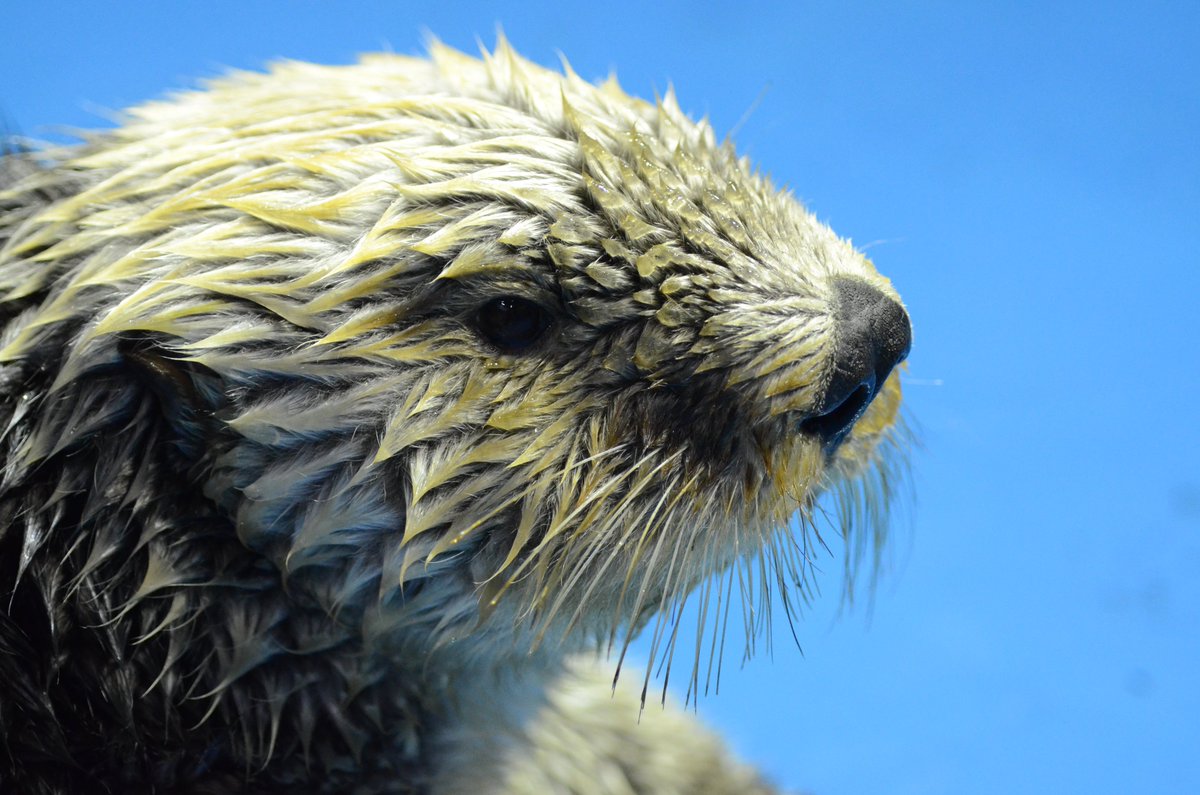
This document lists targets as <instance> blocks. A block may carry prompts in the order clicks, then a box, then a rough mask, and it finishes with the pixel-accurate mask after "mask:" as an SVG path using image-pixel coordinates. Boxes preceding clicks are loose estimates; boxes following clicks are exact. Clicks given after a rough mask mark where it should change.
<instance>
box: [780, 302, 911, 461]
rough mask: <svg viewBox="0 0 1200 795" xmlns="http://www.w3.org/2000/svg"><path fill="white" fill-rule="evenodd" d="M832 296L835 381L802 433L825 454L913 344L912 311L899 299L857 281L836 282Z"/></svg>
mask: <svg viewBox="0 0 1200 795" xmlns="http://www.w3.org/2000/svg"><path fill="white" fill-rule="evenodd" d="M834 293H835V296H836V297H835V302H836V307H837V311H836V316H837V347H836V349H835V351H834V370H833V377H832V378H831V379H830V381H829V384H828V386H827V387H826V388H825V395H824V397H823V398H822V400H821V403H820V406H819V408H818V409H817V411H816V412H815V413H814V414H812V415H811V416H809V417H807V418H805V419H804V420H803V421H801V423H800V431H801V432H802V433H805V434H808V435H812V436H815V437H817V438H818V439H820V440H821V444H822V446H823V447H824V448H825V450H826V452H827V453H831V452H833V450H835V449H836V448H837V446H838V445H839V444H841V443H842V441H843V440H844V439H845V438H846V435H847V434H849V433H850V429H851V428H852V427H854V423H855V422H856V421H857V420H858V418H859V417H861V416H862V415H863V412H865V411H866V410H867V406H869V405H870V403H871V401H872V400H873V399H874V398H875V395H876V394H877V393H878V392H879V390H880V388H882V387H883V382H884V381H886V380H887V377H888V375H889V374H890V373H891V372H892V368H894V367H895V366H896V365H898V364H899V363H900V362H902V361H904V359H905V357H906V356H908V351H909V348H910V347H911V346H912V326H911V324H910V323H909V320H908V313H907V312H905V311H904V307H902V306H901V305H900V304H899V303H898V302H897V301H895V300H893V299H891V298H889V297H888V296H886V295H884V294H883V293H882V292H880V291H879V290H877V289H875V288H874V287H871V286H870V285H869V284H867V283H866V282H862V281H859V280H857V279H838V280H837V281H836V282H835V284H834Z"/></svg>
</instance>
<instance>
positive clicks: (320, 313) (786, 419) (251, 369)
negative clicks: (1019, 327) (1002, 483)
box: [0, 40, 911, 795]
mask: <svg viewBox="0 0 1200 795" xmlns="http://www.w3.org/2000/svg"><path fill="white" fill-rule="evenodd" d="M0 324H2V326H3V333H2V335H0V429H2V433H0V456H2V461H3V470H2V476H0V595H2V596H3V597H4V598H3V599H2V600H0V749H2V750H3V753H0V788H2V789H4V790H5V791H13V792H22V793H33V794H35V795H37V794H41V795H50V794H51V793H79V792H127V791H128V792H180V793H274V792H283V791H288V792H312V793H364V794H368V793H369V794H374V793H455V792H463V793H473V792H564V793H567V792H569V793H580V794H581V795H582V794H583V793H608V792H637V793H672V792H678V793H695V792H711V793H717V792H728V793H744V792H763V793H766V792H772V791H774V790H773V789H772V787H771V785H770V784H769V783H768V782H766V781H765V780H764V779H763V778H762V777H761V776H760V775H758V774H757V773H756V772H754V771H753V770H751V769H750V768H748V767H746V766H745V765H743V764H742V763H741V762H739V761H737V760H736V759H735V758H734V757H733V756H732V755H731V754H729V753H728V752H727V751H724V750H723V749H722V747H721V745H720V743H719V741H718V740H717V739H716V738H715V736H713V735H711V734H710V733H709V732H708V730H706V729H704V728H703V727H700V726H699V725H698V724H697V722H696V721H695V720H694V718H693V717H691V716H688V715H685V714H683V713H682V712H679V711H678V710H676V709H675V708H673V707H669V706H668V707H667V708H666V709H665V710H663V709H658V708H657V707H655V708H653V709H647V710H646V713H645V715H644V716H643V719H642V721H641V722H639V719H638V710H639V707H640V703H639V702H640V701H641V700H642V699H643V698H644V696H642V697H640V698H639V694H638V690H639V688H640V687H642V686H643V685H642V683H641V682H635V683H634V684H633V686H632V687H630V686H629V685H626V684H619V685H618V686H617V690H616V693H615V695H614V693H613V687H614V684H613V683H614V675H615V672H616V669H617V668H618V667H619V664H620V659H621V658H622V657H623V655H624V650H625V649H626V648H627V644H628V642H629V639H631V638H632V637H634V636H636V635H637V634H638V633H639V632H647V633H652V634H651V637H652V638H653V647H654V649H655V652H654V653H655V655H656V656H662V657H665V658H668V659H669V658H670V657H671V653H672V651H673V649H672V647H673V645H674V644H673V638H674V630H673V623H672V622H674V621H675V620H676V619H675V616H677V615H678V611H679V608H680V607H681V605H682V604H683V603H684V602H685V601H686V600H688V599H689V598H691V599H695V600H699V602H700V604H701V607H702V609H701V610H700V613H701V619H700V620H701V622H703V624H704V625H705V627H702V628H706V630H707V634H708V635H709V636H712V637H716V636H717V635H718V634H723V628H722V626H721V624H722V622H724V621H725V620H727V616H728V613H729V609H728V606H729V602H730V600H736V599H737V598H738V597H739V595H741V598H745V599H748V600H750V602H751V604H750V605H749V606H748V607H747V608H746V610H745V611H744V612H745V614H746V615H750V616H753V615H756V614H757V613H758V612H761V611H762V610H763V609H764V608H765V606H766V603H767V602H769V601H770V599H772V598H775V599H778V600H782V601H783V602H784V603H785V604H790V603H792V602H789V599H790V600H793V602H794V600H795V599H796V598H797V597H803V593H801V594H794V593H789V590H790V589H795V588H796V587H797V584H799V585H800V586H801V590H803V583H804V582H806V576H807V573H808V572H807V570H808V568H809V566H810V556H809V554H810V553H809V549H810V540H812V539H815V538H816V537H817V525H818V524H819V523H823V522H826V518H827V519H828V522H829V524H831V525H832V527H833V529H834V530H835V531H836V532H839V533H843V534H845V535H846V537H847V539H848V543H847V547H848V549H850V550H851V557H854V556H855V552H854V551H855V550H858V551H859V552H861V551H863V550H869V549H872V548H874V547H875V546H876V545H878V543H880V541H881V539H882V537H883V533H884V531H885V530H884V528H885V527H886V518H887V509H888V504H889V500H890V494H891V491H892V485H893V484H894V482H895V480H896V476H897V472H898V470H900V469H901V468H902V467H903V461H904V452H905V448H906V446H907V443H906V442H907V440H906V435H905V432H904V430H903V423H902V422H901V421H900V419H899V414H900V403H901V392H900V380H899V379H900V376H899V370H900V369H902V368H900V367H899V365H900V364H901V362H902V361H903V360H904V358H905V357H906V356H907V354H908V351H909V347H910V344H911V329H910V323H909V318H908V315H907V313H906V311H905V309H904V307H903V304H902V303H901V300H900V297H899V296H898V295H897V293H896V291H895V290H894V289H893V287H892V285H891V283H890V282H889V281H888V280H887V279H885V278H884V277H883V276H881V275H880V274H879V273H878V272H877V271H876V269H875V267H874V266H873V265H872V264H871V263H870V262H869V261H868V260H867V259H866V258H865V257H864V256H863V255H862V254H861V253H859V252H858V251H857V250H856V249H855V248H854V247H853V246H852V245H851V244H850V243H849V242H848V241H846V240H844V239H842V238H839V237H838V236H837V235H836V234H834V233H833V232H832V231H831V230H830V229H828V228H827V227H826V226H824V225H823V224H821V223H820V222H818V221H817V220H816V219H815V218H814V217H813V216H812V215H811V214H810V213H809V212H808V211H807V210H805V209H804V208H803V207H802V206H801V205H800V204H799V203H798V202H797V201H796V200H795V199H794V198H793V197H792V196H790V195H789V194H787V193H785V192H781V191H780V190H779V189H777V188H776V187H775V186H773V185H772V184H771V182H770V181H769V180H768V179H767V178H765V177H764V176H762V175H760V174H759V173H757V172H756V171H754V170H753V168H752V167H751V166H750V164H749V163H748V162H747V161H746V160H745V159H742V158H739V157H738V156H737V154H736V153H735V151H734V149H733V148H732V145H730V144H729V143H721V142H718V141H717V139H716V137H715V135H714V133H713V131H712V129H711V128H710V127H709V125H708V124H706V123H704V122H696V121H693V120H692V119H690V118H688V117H687V116H686V115H685V114H684V113H683V112H682V111H681V110H680V109H679V108H678V106H677V103H676V101H675V99H674V98H673V97H672V95H671V94H669V93H668V94H667V95H666V96H664V97H663V98H662V99H660V100H659V101H657V102H655V103H649V102H644V101H641V100H638V99H635V98H633V97H630V96H628V95H627V94H626V93H625V92H624V91H623V90H622V89H621V88H620V87H619V86H618V85H617V83H616V82H615V80H611V79H610V80H609V81H608V82H605V83H603V84H600V85H593V84H591V83H589V82H586V81H584V80H582V79H580V78H579V77H577V76H576V75H575V74H574V73H572V72H571V71H570V69H569V67H564V71H563V72H562V73H560V72H555V71H551V70H547V69H545V68H542V67H540V66H537V65H535V64H533V63H531V62H529V61H527V60H524V59H522V58H521V57H520V56H518V55H517V54H516V53H515V52H514V51H513V50H512V49H511V48H510V47H509V46H508V45H507V44H506V43H505V42H504V41H503V40H502V41H500V42H499V43H498V45H497V46H496V48H495V50H494V51H493V52H485V53H483V55H482V57H481V58H478V59H477V58H473V57H470V56H467V55H464V54H462V53H459V52H456V51H454V50H451V49H449V48H447V47H445V46H442V45H440V44H434V45H433V46H432V47H431V50H430V53H429V56H428V57H427V58H413V57H402V56H396V55H373V56H367V57H364V58H363V59H362V60H361V62H359V63H358V64H356V65H352V66H342V67H326V66H316V65H309V64H303V63H293V62H285V63H280V64H277V65H275V66H274V67H273V68H272V69H271V70H270V71H269V72H268V73H266V74H252V73H236V74H232V75H230V76H228V77H226V78H224V79H221V80H218V81H215V82H213V83H211V84H210V85H208V86H206V87H205V88H204V89H203V90H199V91H194V92H189V93H181V94H177V95H173V96H171V97H170V98H169V99H166V100H164V101H161V102H154V103H150V104H146V105H142V106H140V107H136V108H133V109H131V110H129V111H127V112H126V113H125V114H124V116H123V117H122V120H121V123H120V125H119V126H118V127H117V128H115V129H111V130H105V131H102V132H97V133H94V134H91V135H89V136H87V137H86V139H85V140H84V141H83V142H82V143H79V144H77V145H71V146H65V147H60V148H48V149H39V150H21V151H13V152H10V153H9V154H7V155H5V156H4V159H3V160H2V161H0ZM822 495H829V501H828V503H827V504H829V505H831V506H832V508H830V509H829V510H825V509H823V508H821V507H819V506H818V503H817V500H818V499H819V498H821V497H822ZM818 520H819V521H818ZM736 612H741V611H735V613H736ZM758 620H759V619H754V621H755V622H757V621H758ZM749 621H750V619H748V622H749ZM756 628H757V627H749V629H750V630H751V631H752V632H753V630H755V629H756ZM714 630H716V631H714ZM714 643H715V644H718V646H719V641H714ZM713 651H715V652H717V653H716V654H708V653H705V654H704V655H703V660H708V659H712V658H714V657H719V648H716V649H714V650H713ZM605 652H609V653H610V654H609V655H608V656H607V657H605V656H604V654H603V653H605ZM703 660H702V655H701V654H700V652H699V651H697V652H696V659H695V660H694V661H689V662H690V663H691V668H692V670H691V674H690V675H691V681H692V683H693V692H694V691H695V689H697V687H698V686H699V683H700V681H701V679H702V678H707V677H708V676H709V674H710V672H709V671H707V670H706V669H705V665H710V664H709V663H707V662H704V664H703V665H702V661H703ZM677 664H678V663H677ZM625 678H628V677H625ZM634 678H638V677H634ZM622 682H624V679H622ZM642 692H643V693H644V690H642Z"/></svg>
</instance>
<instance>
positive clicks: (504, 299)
mask: <svg viewBox="0 0 1200 795" xmlns="http://www.w3.org/2000/svg"><path fill="white" fill-rule="evenodd" d="M476 322H477V323H478V325H479V331H480V333H481V334H483V336H484V338H486V339H487V341H488V342H490V343H492V344H493V345H495V346H496V347H497V348H499V349H500V350H502V351H504V352H505V353H520V352H522V351H524V350H527V349H528V348H529V347H530V346H532V345H533V343H535V342H537V341H538V339H539V338H540V337H541V336H542V334H543V333H544V332H545V331H546V329H547V328H549V326H550V315H549V313H548V312H546V310H545V309H543V308H542V307H541V306H539V305H538V304H536V303H534V302H533V301H529V300H526V299H524V298H518V297H516V296H513V295H504V296H501V297H499V298H493V299H492V300H491V301H488V302H487V303H486V304H484V305H483V306H482V307H480V309H479V315H478V316H477V318H476Z"/></svg>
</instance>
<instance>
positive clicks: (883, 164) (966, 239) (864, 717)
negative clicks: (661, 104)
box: [0, 1, 1200, 795]
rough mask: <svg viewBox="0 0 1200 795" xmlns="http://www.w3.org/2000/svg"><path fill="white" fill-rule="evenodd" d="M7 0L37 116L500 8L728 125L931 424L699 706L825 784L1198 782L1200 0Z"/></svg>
mask: <svg viewBox="0 0 1200 795" xmlns="http://www.w3.org/2000/svg"><path fill="white" fill-rule="evenodd" d="M11 5H12V6H13V7H12V8H7V9H6V10H5V13H4V31H3V32H2V33H0V117H2V118H5V119H6V120H7V123H8V124H9V126H13V127H16V128H18V129H20V130H22V131H23V132H26V133H32V134H40V135H47V134H49V133H50V132H51V131H52V129H53V127H54V126H56V125H66V126H82V127H93V126H97V125H100V124H103V123H104V122H103V121H102V120H101V119H99V118H98V117H97V113H98V112H100V111H101V110H103V109H105V108H111V109H116V108H120V107H123V106H125V105H128V104H131V103H134V102H138V101H141V100H145V99H148V98H152V97H155V96H158V95H160V94H161V93H163V92H164V91H165V90H168V89H171V88H177V87H186V86H189V85H192V84H193V81H194V79H195V78H198V77H204V76H211V75H215V74H219V73H220V72H221V71H223V69H224V68H225V67H239V68H258V67H261V66H262V65H263V64H264V63H265V62H267V61H269V60H272V59H274V58H278V57H290V58H299V59H308V60H316V61H324V62H346V61H349V60H352V59H353V57H354V55H355V54H356V53H358V52H362V51H369V50H375V49H380V48H390V49H393V50H396V51H399V52H419V51H420V50H421V49H422V40H423V35H424V32H425V31H431V32H433V33H436V34H437V35H438V36H440V37H441V38H442V39H444V40H445V41H447V42H448V43H450V44H453V45H455V46H459V47H462V48H466V49H472V48H473V47H474V46H475V45H474V42H475V40H476V38H481V39H482V40H483V41H485V42H488V43H491V42H492V40H493V38H494V33H493V32H494V30H495V27H496V25H497V23H499V24H502V25H503V27H504V29H505V32H506V34H507V36H508V37H509V38H510V39H511V41H512V42H513V43H514V45H515V46H516V47H517V48H518V49H520V50H521V51H522V52H523V53H524V54H525V55H527V56H529V57H531V58H533V59H535V60H538V61H541V62H543V63H548V64H553V63H555V62H556V58H557V53H558V52H559V51H561V52H562V53H564V54H566V55H567V56H568V57H569V58H570V60H571V63H572V65H573V66H574V68H575V69H576V71H578V72H579V73H580V74H582V75H584V76H588V77H595V78H600V77H603V76H605V75H607V74H608V72H609V71H610V70H612V69H615V70H616V71H617V72H618V74H619V75H620V77H621V81H622V84H623V85H624V86H625V87H626V88H627V89H628V90H630V91H631V92H633V93H637V94H641V95H645V96H650V95H652V94H653V93H654V92H655V91H662V90H663V89H665V88H666V86H667V85H668V84H671V85H674V86H675V88H676V90H677V92H678V95H679V97H680V101H681V104H682V105H683V106H684V107H685V108H686V109H688V110H690V111H691V112H692V113H694V114H696V115H702V114H707V115H708V116H709V117H710V118H711V119H712V121H713V123H714V125H715V127H716V128H717V130H718V131H719V132H726V131H729V130H730V129H732V128H733V127H734V126H735V125H737V124H738V122H739V120H742V119H743V117H746V118H745V119H744V121H742V123H741V124H740V128H739V129H738V131H737V136H736V138H737V140H738V142H739V145H740V148H741V149H742V150H743V151H745V152H747V153H749V154H750V156H751V157H752V158H753V159H754V160H756V161H757V162H758V163H760V164H761V165H762V166H763V167H764V169H765V170H767V171H768V172H770V173H771V174H772V175H773V176H774V177H775V179H776V180H777V181H779V182H781V183H784V184H786V185H788V186H789V187H791V188H792V189H793V190H794V191H795V193H796V194H797V195H798V196H799V197H800V198H802V199H803V200H804V201H805V202H806V203H808V204H809V206H810V207H811V208H812V209H813V210H814V211H815V212H816V213H817V214H818V215H819V216H820V217H821V218H822V219H824V220H826V221H828V222H829V223H830V224H831V225H832V226H833V227H834V228H835V229H837V230H838V231H839V232H840V233H841V234H843V235H846V236H849V237H851V238H853V239H854V240H855V241H856V242H857V243H858V244H860V245H864V246H869V252H870V255H871V257H872V258H873V259H874V260H875V262H876V263H877V265H878V266H879V268H880V270H881V271H883V272H884V273H886V274H887V275H888V276H889V277H891V278H892V280H893V282H894V283H895V284H896V286H897V288H898V289H899V290H900V292H901V294H902V295H903V296H904V298H905V301H906V303H907V305H908V307H909V310H910V312H911V315H912V317H913V321H914V325H915V329H916V336H915V343H914V349H913V354H912V357H911V360H910V362H911V366H910V371H909V372H910V375H911V383H910V386H909V387H908V390H907V401H908V407H909V411H910V413H911V416H912V417H913V418H914V419H915V420H916V422H917V423H918V425H919V427H920V429H921V439H922V448H921V450H920V451H919V452H918V453H917V455H916V456H915V466H914V479H913V480H914V483H913V491H914V493H915V494H916V497H915V499H914V500H913V501H912V504H911V505H910V506H909V507H908V509H907V511H906V515H907V518H906V519H905V520H904V521H902V522H900V523H898V525H897V527H896V528H895V532H894V534H893V539H894V541H893V543H892V545H891V548H890V550H889V552H888V554H887V558H886V561H885V563H886V567H885V568H886V570H885V573H884V575H883V578H882V580H881V582H880V585H879V587H878V589H877V591H876V593H875V596H874V599H873V605H872V606H871V608H870V609H869V610H868V609H866V608H865V607H864V606H861V605H860V606H858V607H855V608H852V609H846V608H845V607H844V606H843V605H842V604H841V602H840V600H839V592H840V587H841V586H840V582H839V577H838V573H839V571H840V567H839V564H838V563H837V562H836V561H835V560H832V559H827V560H826V561H825V562H824V569H825V571H826V575H825V576H824V577H823V578H822V579H821V585H822V590H823V597H822V598H821V599H820V600H819V601H818V602H817V603H816V604H815V605H814V606H813V607H812V608H811V609H810V610H809V611H808V614H807V617H806V619H805V620H804V621H803V622H802V623H801V625H800V626H799V635H800V640H801V642H802V645H803V648H804V654H803V655H801V654H800V653H799V652H797V651H796V650H795V649H794V648H793V647H792V646H791V645H790V640H788V639H787V638H786V637H785V635H786V633H782V634H781V635H780V636H779V637H777V643H776V648H775V652H774V654H773V659H770V658H768V656H766V655H761V656H759V657H757V658H755V659H754V660H753V661H752V662H750V663H749V664H748V665H747V666H746V667H745V668H744V669H742V670H741V671H737V670H734V671H732V672H727V673H726V675H725V676H724V679H723V682H722V688H721V693H720V694H719V695H718V696H715V697H714V696H710V697H708V698H705V699H703V700H701V702H700V707H699V709H700V712H701V714H702V715H703V716H704V717H705V718H706V719H708V720H710V721H711V722H713V723H716V724H718V725H719V726H720V727H721V729H722V731H723V733H725V734H726V735H727V736H729V737H730V738H731V740H732V742H734V744H735V745H736V746H737V748H738V749H739V750H740V751H741V752H742V753H743V754H744V755H746V756H747V757H749V758H750V759H752V760H754V761H755V762H756V763H757V764H759V765H760V766H761V767H763V768H764V769H765V770H767V771H768V772H769V773H770V774H771V775H772V776H774V777H775V778H776V780H778V781H779V782H780V783H782V784H785V785H787V786H789V787H792V788H797V789H800V788H803V789H806V790H811V791H813V792H815V793H820V795H839V794H840V793H874V792H881V791H887V792H889V793H893V795H895V794H897V793H923V794H928V793H968V792H969V793H993V792H994V793H1001V792H1003V793H1011V792H1055V793H1076V792H1078V793H1089V794H1092V793H1107V792H1122V793H1125V792H1145V793H1164V794H1165V793H1181V794H1182V793H1194V792H1198V791H1200V754H1197V749H1200V683H1198V677H1197V674H1196V672H1197V671H1198V670H1200V576H1197V571H1198V570H1200V463H1198V461H1197V455H1196V453H1197V449H1198V447H1200V412H1198V411H1197V409H1196V405H1197V399H1196V393H1197V387H1198V386H1200V352H1198V351H1197V338H1198V332H1197V323H1198V321H1200V311H1198V310H1197V301H1198V297H1200V295H1198V294H1200V276H1198V275H1197V274H1198V273H1200V266H1198V264H1197V253H1198V252H1200V144H1198V142H1200V56H1198V55H1197V54H1196V53H1197V45H1196V42H1197V40H1198V39H1200V6H1198V5H1195V4H1187V3H1178V4H1159V3H1140V4H1137V6H1136V8H1135V7H1134V6H1133V5H1132V4H1128V5H1125V6H1118V5H1110V4H1105V3H1095V2H1090V3H1055V4H1049V3H1038V4H1034V3H1027V4H1021V3H1008V4H986V5H985V4H975V3H915V4H909V5H904V6H896V5H893V4H879V5H877V6H874V7H872V6H871V5H869V4H865V5H857V6H854V7H850V6H849V5H847V4H841V3H819V4H812V3H793V4H767V3H756V2H740V3H736V4H728V5H722V4H716V3H714V4H708V5H703V6H702V5H701V4H699V3H691V4H669V3H667V4H649V3H644V2H639V3H622V2H614V3H599V2H588V3H573V2H562V3H557V4H550V3H544V4H523V5H521V6H520V7H519V8H517V6H516V4H471V3H440V4H435V5H433V6H429V4H416V3H412V4H404V3H382V2H373V3H333V2H292V3H284V2H244V1H243V2H207V3H203V4H200V3H195V4H188V5H186V6H185V5H179V6H177V7H176V6H169V5H167V4H151V3H115V2H114V3H91V4H69V3H62V2H39V3H14V4H11ZM85 9H86V10H87V16H86V17H85V16H84V15H83V13H82V12H83V11H84V10H85ZM751 108H753V111H752V112H750V113H749V115H748V117H747V112H748V111H749V110H750V109H751ZM734 656H735V657H736V655H734ZM735 662H736V660H735Z"/></svg>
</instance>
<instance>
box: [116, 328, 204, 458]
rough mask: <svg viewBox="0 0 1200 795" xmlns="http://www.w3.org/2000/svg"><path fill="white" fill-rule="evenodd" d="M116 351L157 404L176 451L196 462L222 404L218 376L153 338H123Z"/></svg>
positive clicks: (201, 453)
mask: <svg viewBox="0 0 1200 795" xmlns="http://www.w3.org/2000/svg"><path fill="white" fill-rule="evenodd" d="M117 350H118V351H119V352H120V354H121V358H122V360H123V362H124V363H125V366H126V367H127V368H128V371H129V373H130V375H131V376H132V377H134V378H136V379H137V380H138V381H140V382H141V383H142V385H143V386H144V387H145V388H146V391H147V392H148V394H149V395H150V396H152V397H153V398H154V400H155V401H157V403H158V406H159V412H160V414H161V416H162V418H163V420H164V421H165V423H166V425H167V426H168V427H169V428H170V429H171V430H172V431H173V434H172V435H173V437H174V439H173V441H174V442H175V445H176V446H177V448H178V449H179V452H180V453H182V454H183V457H184V458H185V460H187V461H189V462H195V461H197V460H198V459H199V458H200V457H201V456H202V455H203V453H204V450H205V446H206V445H205V441H206V440H208V439H211V435H212V432H213V430H214V428H215V426H216V421H215V419H214V413H215V412H216V411H217V410H218V409H220V408H221V406H222V405H223V404H224V402H225V392H224V389H223V388H222V387H223V384H222V380H221V377H220V376H219V375H217V374H216V373H215V372H213V371H212V370H210V369H209V368H207V367H205V366H204V365H202V364H197V363H195V362H192V361H188V360H187V359H186V358H184V357H182V356H180V355H179V353H177V352H176V351H173V350H172V349H171V348H170V346H169V344H167V343H166V342H165V341H163V340H160V339H155V338H154V337H150V336H137V337H133V336H126V337H122V338H121V340H120V342H119V343H118V344H117Z"/></svg>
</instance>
